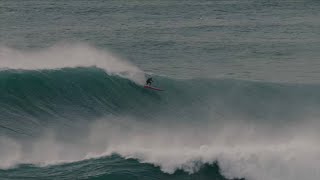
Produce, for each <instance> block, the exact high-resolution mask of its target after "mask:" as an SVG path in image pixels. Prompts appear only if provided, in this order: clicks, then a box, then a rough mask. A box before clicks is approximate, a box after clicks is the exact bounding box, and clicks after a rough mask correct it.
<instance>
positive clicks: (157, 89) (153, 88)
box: [143, 85, 164, 91]
mask: <svg viewBox="0 0 320 180" xmlns="http://www.w3.org/2000/svg"><path fill="white" fill-rule="evenodd" d="M143 87H144V88H147V89H152V90H156V91H164V90H163V89H160V88H156V87H152V86H147V85H145V86H143Z"/></svg>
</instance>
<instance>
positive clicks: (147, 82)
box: [146, 77, 153, 86]
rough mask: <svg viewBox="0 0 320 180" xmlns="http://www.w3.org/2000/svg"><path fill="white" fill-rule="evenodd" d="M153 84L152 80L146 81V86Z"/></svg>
mask: <svg viewBox="0 0 320 180" xmlns="http://www.w3.org/2000/svg"><path fill="white" fill-rule="evenodd" d="M152 82H153V80H152V78H151V77H150V78H148V79H147V81H146V85H147V86H151V83H152Z"/></svg>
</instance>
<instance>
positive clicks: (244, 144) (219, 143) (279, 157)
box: [0, 117, 320, 180]
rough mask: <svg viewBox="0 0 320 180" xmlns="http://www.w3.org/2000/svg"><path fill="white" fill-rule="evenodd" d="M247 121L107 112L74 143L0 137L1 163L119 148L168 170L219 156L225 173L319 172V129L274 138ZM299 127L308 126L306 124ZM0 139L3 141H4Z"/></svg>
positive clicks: (290, 176)
mask: <svg viewBox="0 0 320 180" xmlns="http://www.w3.org/2000/svg"><path fill="white" fill-rule="evenodd" d="M233 123H234V124H236V123H235V122H233ZM244 123H245V122H244ZM247 126H248V124H244V125H240V126H239V124H236V125H232V123H230V124H226V125H225V127H220V130H217V129H215V130H213V129H212V128H211V127H209V128H208V127H207V128H205V127H189V126H188V125H179V124H170V125H168V124H161V123H141V122H137V121H135V120H132V119H130V118H123V119H119V118H115V119H111V117H109V119H108V121H105V120H101V121H97V122H95V123H93V124H92V126H91V128H90V129H91V130H90V131H89V133H88V134H87V136H86V137H78V139H77V138H76V139H74V140H73V141H72V143H70V142H69V143H67V142H63V141H61V140H59V138H57V137H56V136H55V135H54V134H52V133H49V134H48V135H46V136H43V137H41V138H39V139H37V140H34V141H33V142H30V144H29V147H28V148H26V147H24V148H22V146H23V145H22V144H21V143H19V142H16V141H14V140H12V139H11V140H10V139H6V140H3V139H2V141H0V143H5V144H9V145H10V149H11V150H10V151H5V153H4V154H5V155H7V156H3V154H1V156H0V157H1V162H4V163H1V164H0V167H1V168H8V167H12V166H14V165H15V164H17V163H32V164H39V165H48V164H56V163H61V162H71V161H79V160H83V159H88V158H98V157H101V156H108V155H111V154H112V153H117V154H119V155H121V156H123V157H125V158H136V159H139V160H140V161H142V162H146V163H151V164H154V165H156V166H160V167H161V169H162V170H163V171H164V172H167V173H173V172H174V171H175V170H177V169H183V170H185V171H187V172H190V173H194V172H197V171H198V170H199V168H201V165H203V164H204V163H209V164H210V163H213V162H216V161H217V162H218V164H219V166H220V167H221V172H222V174H223V175H224V176H226V177H228V178H235V177H239V178H240V177H245V178H246V179H248V180H258V179H259V180H269V179H274V180H299V179H318V178H320V174H319V166H318V160H319V159H320V155H319V154H320V146H319V143H318V141H317V138H316V137H318V134H317V135H316V134H309V135H305V136H303V135H302V132H301V133H295V132H292V131H291V130H292V129H290V128H289V129H282V136H283V139H281V140H277V139H275V140H274V139H273V141H272V140H271V139H272V138H271V139H268V138H265V139H263V138H260V137H259V135H261V134H260V132H261V130H263V128H264V127H261V126H260V125H257V124H256V125H254V127H253V129H252V130H251V131H250V132H246V131H245V130H246V129H247ZM299 127H300V128H302V129H305V128H309V129H311V128H310V126H309V127H303V126H300V125H299ZM199 130H201V133H199V132H200V131H199ZM311 131H312V132H314V129H311ZM82 133H83V132H82ZM249 136H250V137H251V138H248V137H249ZM205 137H211V138H205ZM253 137H254V138H253ZM0 145H1V147H3V145H4V144H0ZM7 150H8V149H7ZM11 153H12V154H11ZM6 157H10V158H11V159H6ZM3 158H5V159H3Z"/></svg>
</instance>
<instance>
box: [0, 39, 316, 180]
mask: <svg viewBox="0 0 320 180" xmlns="http://www.w3.org/2000/svg"><path fill="white" fill-rule="evenodd" d="M0 49H1V51H0V52H1V53H0V55H1V56H0V57H1V59H0V60H1V64H2V66H1V69H2V70H1V71H0V107H1V108H0V147H1V148H0V169H1V170H0V179H21V178H29V179H37V178H38V179H56V178H59V179H76V178H80V179H241V178H244V179H248V180H251V179H262V180H269V179H275V180H278V179H279V180H287V179H288V180H289V179H290V180H295V179H319V173H317V172H319V171H318V166H317V164H318V159H319V158H320V157H319V154H320V153H319V152H320V146H319V142H318V139H319V137H320V134H319V131H318V127H319V121H318V117H319V105H320V94H319V90H320V85H318V84H303V85H301V84H280V83H268V82H254V81H244V80H236V79H173V78H170V77H162V76H157V75H153V77H154V79H155V83H154V86H158V87H161V88H163V89H165V91H163V92H157V91H152V90H150V89H144V88H143V87H142V84H143V81H144V80H145V75H144V73H142V71H140V70H139V68H137V67H136V66H134V65H132V64H130V63H128V62H126V61H124V60H121V59H119V58H116V57H114V56H113V55H110V54H109V53H106V52H102V51H101V50H97V49H95V48H92V47H90V46H87V45H76V46H70V45H64V46H62V47H60V46H59V47H58V46H57V47H52V48H49V49H47V50H43V51H39V52H36V51H34V52H22V51H17V50H14V49H10V48H0ZM79 53H80V54H81V53H83V54H84V55H83V56H81V55H76V56H75V55H74V54H79ZM85 54H87V55H85ZM88 54H89V55H88ZM72 58H79V61H70V62H68V63H65V61H66V60H67V59H72ZM87 59H89V60H87ZM53 60H54V61H53ZM26 62H34V63H33V64H29V63H27V64H28V66H24V65H25V64H26ZM36 62H37V63H36ZM70 172H71V173H70Z"/></svg>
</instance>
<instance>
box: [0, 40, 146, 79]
mask: <svg viewBox="0 0 320 180" xmlns="http://www.w3.org/2000/svg"><path fill="white" fill-rule="evenodd" d="M90 66H94V67H99V68H101V69H104V70H105V71H106V72H107V73H109V74H117V75H121V76H122V77H126V78H129V79H131V80H133V81H135V82H137V83H140V84H141V83H144V80H145V78H144V74H143V72H142V71H141V70H140V69H139V68H137V67H136V66H134V65H133V64H131V63H130V62H128V61H125V60H123V59H121V58H120V57H117V56H116V55H114V54H112V53H111V52H106V51H104V50H99V49H97V48H95V47H93V46H90V45H88V44H85V43H77V44H75V43H74V44H70V43H59V44H56V45H55V46H52V47H50V48H47V49H39V50H16V49H13V48H9V47H6V46H0V68H1V69H23V70H37V69H38V70H39V69H59V68H66V67H70V68H72V67H90Z"/></svg>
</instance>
